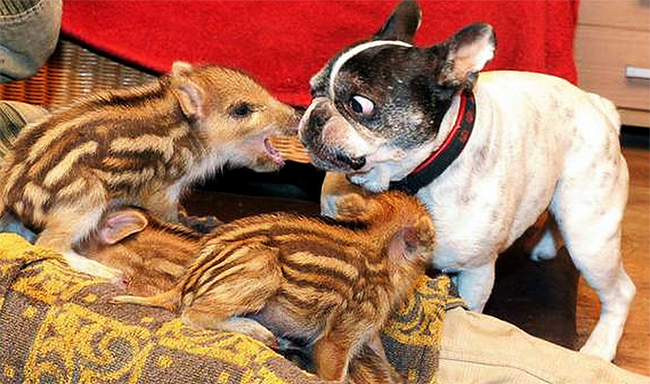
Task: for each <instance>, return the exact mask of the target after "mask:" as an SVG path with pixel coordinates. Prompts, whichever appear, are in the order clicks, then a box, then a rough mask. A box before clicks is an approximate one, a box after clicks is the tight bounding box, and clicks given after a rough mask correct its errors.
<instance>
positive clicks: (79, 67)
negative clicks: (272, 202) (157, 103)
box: [0, 39, 309, 163]
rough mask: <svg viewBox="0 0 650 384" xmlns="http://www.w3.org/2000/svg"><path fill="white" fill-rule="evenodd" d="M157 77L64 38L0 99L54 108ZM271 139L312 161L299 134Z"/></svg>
mask: <svg viewBox="0 0 650 384" xmlns="http://www.w3.org/2000/svg"><path fill="white" fill-rule="evenodd" d="M154 78H155V77H154V76H152V75H149V74H147V73H145V72H142V71H139V70H137V69H134V68H131V67H128V66H126V65H123V64H121V63H118V62H116V61H114V60H111V59H109V58H106V57H103V56H100V55H98V54H96V53H94V52H91V51H89V50H87V49H85V48H83V47H81V46H79V45H78V44H76V43H74V42H71V41H69V40H65V39H61V41H60V43H59V45H58V47H57V49H56V51H55V52H54V54H53V55H52V57H50V59H49V60H48V61H47V63H46V64H45V65H44V66H43V68H42V69H41V70H40V71H39V72H38V73H37V74H36V75H35V76H33V77H31V78H29V79H26V80H22V81H14V82H9V83H4V84H0V100H13V101H22V102H26V103H30V104H37V105H41V106H44V107H45V108H47V109H49V110H54V109H56V108H58V107H61V106H64V105H67V104H69V103H70V102H72V101H73V100H74V99H76V98H78V97H80V96H83V95H87V94H89V93H92V92H96V91H99V90H104V89H114V88H118V87H128V86H133V85H139V84H144V83H146V82H149V81H151V80H153V79H154ZM272 142H273V144H274V146H275V147H276V148H277V149H278V151H280V153H281V154H282V156H283V157H284V158H285V159H287V160H291V161H296V162H300V163H308V162H309V156H308V155H307V154H306V152H305V149H304V147H303V146H302V145H301V144H300V143H299V141H298V140H297V138H296V137H284V136H279V137H274V138H272Z"/></svg>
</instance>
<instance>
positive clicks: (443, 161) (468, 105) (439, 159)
mask: <svg viewBox="0 0 650 384" xmlns="http://www.w3.org/2000/svg"><path fill="white" fill-rule="evenodd" d="M475 115H476V102H475V101H474V94H472V92H471V91H465V92H463V93H461V95H460V105H459V106H458V116H456V122H455V123H454V126H453V128H452V129H451V132H450V133H449V135H448V136H447V138H446V139H445V141H444V142H443V143H442V144H441V145H440V147H439V148H438V149H436V150H435V151H433V153H431V155H429V157H427V158H426V160H424V161H423V162H422V163H420V165H418V166H417V167H416V168H415V169H414V170H413V171H411V173H410V174H409V175H408V176H406V177H405V178H404V179H402V180H399V181H394V182H391V183H390V189H397V190H400V191H403V192H406V193H408V194H411V195H415V194H416V193H417V192H418V191H419V190H420V188H422V187H424V186H425V185H428V184H430V183H431V182H432V181H433V179H435V178H436V177H438V176H440V175H441V174H442V173H443V172H444V171H445V169H447V167H449V165H451V163H452V162H453V161H454V160H456V158H458V156H460V153H461V152H462V151H463V149H464V148H465V144H467V142H468V141H469V137H470V135H471V134H472V128H474V117H475Z"/></svg>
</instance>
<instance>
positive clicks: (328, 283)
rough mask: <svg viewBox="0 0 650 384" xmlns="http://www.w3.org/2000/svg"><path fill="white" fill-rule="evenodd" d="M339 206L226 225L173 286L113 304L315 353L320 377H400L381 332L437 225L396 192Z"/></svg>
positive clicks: (422, 262)
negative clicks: (329, 213) (329, 212)
mask: <svg viewBox="0 0 650 384" xmlns="http://www.w3.org/2000/svg"><path fill="white" fill-rule="evenodd" d="M337 204H338V210H337V213H338V216H337V218H336V219H337V221H331V220H329V221H328V219H324V218H307V217H302V216H297V215H292V214H283V213H278V214H264V215H258V216H252V217H247V218H243V219H239V220H235V221H233V222H231V223H228V224H224V225H222V226H220V227H218V228H217V229H216V230H215V231H213V232H212V233H211V234H209V235H207V236H206V238H205V242H203V243H202V244H201V249H200V251H199V252H198V254H197V256H196V258H195V259H194V261H193V262H192V263H191V265H190V266H189V269H188V271H187V273H186V274H185V275H184V276H183V277H182V278H181V279H180V280H179V281H178V282H177V284H175V285H174V286H173V287H172V288H171V289H169V290H168V291H166V292H163V293H161V294H159V295H156V296H152V297H138V296H118V297H115V298H114V300H113V301H114V302H118V303H133V304H139V305H148V306H154V307H162V308H166V309H169V310H171V311H174V312H177V313H179V315H180V316H181V318H182V319H183V321H184V322H185V323H186V324H188V325H190V326H192V327H195V328H201V329H215V330H223V331H234V332H241V333H244V334H247V335H249V336H251V337H253V338H255V339H258V340H260V341H262V342H264V343H265V344H267V345H269V346H275V345H276V338H280V339H282V340H283V341H286V340H289V341H290V344H291V343H293V344H294V345H300V346H304V348H305V349H306V350H309V351H311V352H310V353H311V354H312V356H311V358H312V360H313V362H314V365H315V369H316V373H317V374H318V376H320V377H321V378H323V379H325V380H335V381H342V382H343V381H346V380H348V379H350V380H352V381H353V382H357V383H358V382H367V383H392V382H401V378H399V375H398V374H396V373H395V372H394V371H393V369H392V367H391V366H390V364H389V362H388V360H387V359H386V355H385V353H384V351H383V347H382V344H381V340H380V337H379V332H380V330H381V328H382V327H383V325H384V323H385V322H386V320H387V319H388V316H389V314H390V313H391V311H392V309H393V308H394V306H395V305H396V304H398V303H399V302H400V301H401V300H403V299H404V297H405V294H406V293H407V292H408V291H409V290H411V289H412V288H413V286H414V284H415V282H416V281H417V279H418V278H419V277H421V276H422V275H423V274H424V270H425V266H426V261H427V255H428V254H429V252H430V251H431V249H432V248H433V246H434V242H435V241H434V239H435V232H434V227H433V223H432V221H431V219H430V217H429V215H428V214H427V211H426V210H425V208H424V207H423V206H422V205H420V203H419V202H418V201H417V200H416V199H415V198H413V197H409V196H407V195H405V194H402V193H401V192H387V193H384V194H381V195H377V196H372V197H362V196H361V195H357V194H351V195H348V196H346V197H345V198H342V199H340V200H339V201H338V203H337ZM135 278H136V279H137V276H136V277H135Z"/></svg>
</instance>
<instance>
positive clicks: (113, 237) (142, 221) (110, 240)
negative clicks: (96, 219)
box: [99, 208, 149, 245]
mask: <svg viewBox="0 0 650 384" xmlns="http://www.w3.org/2000/svg"><path fill="white" fill-rule="evenodd" d="M148 224H149V220H148V219H147V217H146V216H145V215H144V214H143V213H142V212H140V211H139V210H137V209H133V208H126V209H121V210H119V211H115V212H111V213H110V214H108V215H107V216H106V218H104V220H103V221H102V223H101V224H100V228H99V240H100V241H101V242H102V243H103V244H107V245H110V244H115V243H117V242H119V241H121V240H123V239H124V238H126V237H128V236H130V235H132V234H134V233H138V232H141V231H142V230H144V229H145V228H146V227H147V225H148Z"/></svg>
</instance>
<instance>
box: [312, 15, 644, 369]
mask: <svg viewBox="0 0 650 384" xmlns="http://www.w3.org/2000/svg"><path fill="white" fill-rule="evenodd" d="M420 18H421V13H420V9H419V7H418V6H417V4H416V3H414V2H403V3H401V4H400V5H398V6H397V8H396V9H395V11H394V12H393V14H392V15H391V16H390V18H389V19H388V20H387V21H386V23H385V24H384V26H383V27H382V28H381V29H380V30H379V32H377V33H376V34H375V35H374V36H372V38H371V39H370V40H369V41H366V42H361V43H358V44H355V45H353V46H351V47H348V48H346V49H344V50H343V51H342V52H341V53H339V54H338V55H337V56H335V57H334V58H333V59H331V61H330V62H329V63H328V64H327V65H326V66H325V67H324V68H323V69H322V70H321V71H320V72H319V73H318V74H317V75H315V76H314V77H313V78H312V80H311V86H312V93H313V101H312V103H311V105H310V106H309V108H308V109H307V111H306V113H305V115H304V116H303V118H302V121H301V123H300V139H301V142H302V143H303V145H304V146H305V147H306V148H307V150H308V152H309V154H310V156H311V159H312V161H313V163H314V164H315V165H316V166H318V167H320V168H323V169H325V170H328V171H331V172H328V174H327V176H326V179H325V182H324V185H323V190H322V198H321V204H322V205H321V210H322V213H323V214H325V215H328V216H333V215H334V209H335V208H334V207H335V204H334V203H333V202H334V201H335V200H336V199H337V197H339V196H341V195H343V194H346V193H349V192H351V191H355V192H359V191H366V192H380V191H384V190H387V189H389V188H397V189H402V190H405V191H408V192H411V193H414V194H415V195H416V196H417V197H418V198H419V199H420V200H421V201H422V202H423V203H424V204H425V205H426V206H427V208H428V210H429V211H430V213H431V216H432V217H433V220H434V222H435V224H436V231H437V244H436V248H435V251H434V253H433V254H432V255H431V264H432V266H433V267H434V268H436V269H440V270H442V271H444V272H448V273H453V274H456V282H457V285H458V289H459V291H460V294H461V296H462V297H463V298H464V299H465V300H466V301H467V303H468V305H469V306H470V307H471V308H472V309H474V310H477V311H481V310H482V309H483V306H484V305H485V302H486V301H487V299H488V297H489V296H490V292H491V290H492V286H493V282H494V266H495V261H496V259H497V255H498V254H499V253H500V252H501V251H504V250H505V249H506V248H507V247H508V246H510V245H511V244H512V243H513V241H514V240H516V239H517V238H518V237H519V236H521V235H522V234H523V233H524V231H525V230H526V229H527V228H528V227H530V226H531V225H532V224H533V223H535V221H536V220H537V218H538V217H539V216H540V214H542V213H543V212H544V211H545V210H546V209H549V210H550V212H551V213H552V214H553V217H554V218H555V221H556V222H557V224H558V228H559V232H560V234H561V237H562V239H563V240H564V243H565V244H566V246H567V248H568V251H569V253H570V255H571V258H572V259H573V261H574V263H575V265H576V267H577V268H578V269H579V271H580V272H581V273H582V275H583V276H584V277H585V278H586V280H587V281H588V283H589V284H590V285H591V286H592V287H593V288H594V289H595V290H596V292H597V293H598V296H599V298H600V301H601V303H602V310H601V315H600V319H599V322H598V324H597V326H596V328H595V329H594V331H593V333H592V334H591V336H590V337H589V339H588V341H587V343H586V344H585V345H584V346H583V347H582V349H581V351H582V352H586V353H589V354H592V355H596V356H600V357H602V358H605V359H607V360H611V359H612V358H613V357H614V355H615V353H616V346H617V344H618V341H619V339H620V337H621V334H622V331H623V326H624V324H625V321H626V318H627V314H628V310H629V306H630V303H631V301H632V298H633V297H634V294H635V290H636V289H635V287H634V284H633V283H632V281H631V280H630V278H629V277H628V275H627V274H626V272H625V270H624V269H623V264H622V262H621V251H620V242H621V220H622V217H623V211H624V209H625V205H626V202H627V190H628V170H627V164H626V162H625V159H624V158H623V156H622V155H621V151H620V146H619V129H620V123H619V116H618V114H617V112H616V110H615V108H614V106H613V104H612V103H611V102H609V101H608V100H606V99H604V98H602V97H600V96H597V95H595V94H591V93H586V92H584V91H581V90H580V89H578V88H576V87H575V86H573V85H571V84H570V83H568V82H567V81H565V80H562V79H559V78H557V77H552V76H548V75H542V74H535V73H527V72H515V71H495V72H486V73H481V74H480V75H479V74H478V72H479V71H480V70H481V69H482V68H483V66H484V65H485V64H486V63H487V62H488V61H489V60H490V59H491V58H492V57H493V54H494V50H495V45H496V43H495V36H494V32H493V30H492V28H491V27H490V26H489V25H487V24H482V23H479V24H472V25H470V26H468V27H466V28H464V29H462V30H461V31H459V32H458V33H456V34H455V35H453V36H451V37H450V38H449V39H448V40H447V41H445V42H443V43H441V44H437V45H434V46H431V47H427V48H420V47H415V46H413V45H412V40H413V36H414V34H415V32H416V30H417V29H418V26H419V23H420ZM350 182H351V183H350ZM556 248H557V244H556V239H555V238H554V233H553V232H552V231H551V230H547V231H546V233H545V235H544V237H543V238H542V240H541V241H540V243H539V244H538V245H537V246H536V248H535V249H534V250H533V254H532V255H533V258H535V259H538V260H539V259H550V258H552V257H554V256H555V254H556V251H557V249H556Z"/></svg>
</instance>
